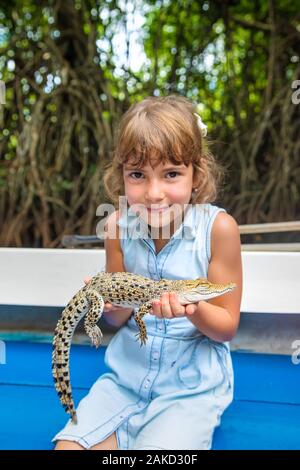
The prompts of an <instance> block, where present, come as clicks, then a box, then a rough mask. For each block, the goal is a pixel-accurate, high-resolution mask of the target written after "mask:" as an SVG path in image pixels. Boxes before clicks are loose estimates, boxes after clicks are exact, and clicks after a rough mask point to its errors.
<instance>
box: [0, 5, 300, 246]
mask: <svg viewBox="0 0 300 470" xmlns="http://www.w3.org/2000/svg"><path fill="white" fill-rule="evenodd" d="M0 79H1V80H2V81H3V82H4V83H5V85H6V103H5V105H2V106H0V126H1V133H0V227H1V230H0V245H1V246H17V247H21V246H23V247H25V246H28V247H30V246H32V247H58V246H60V241H61V238H62V236H63V235H64V234H70V233H77V234H82V235H83V234H85V235H87V234H94V233H95V228H96V224H97V222H98V221H97V218H96V208H97V206H98V205H99V204H100V203H102V202H107V199H106V197H105V194H104V191H103V187H102V185H101V177H102V174H103V169H104V167H105V165H106V164H107V163H108V162H109V160H110V159H111V157H112V151H113V146H114V144H113V138H114V135H115V130H116V128H117V125H118V122H119V120H120V117H121V115H122V113H123V112H124V111H126V110H127V108H128V107H129V105H130V104H131V103H133V102H135V101H137V100H140V99H142V98H144V97H146V96H148V95H157V96H159V95H166V94H170V93H177V94H182V95H184V96H187V97H188V98H190V99H192V100H193V101H194V102H196V103H197V104H198V108H197V109H198V111H199V113H200V114H201V116H202V118H203V121H204V122H205V123H206V124H207V125H208V131H209V133H208V138H209V140H210V141H211V150H212V152H213V153H214V154H215V155H216V157H217V158H218V159H219V161H220V162H222V163H223V164H224V166H225V167H226V168H227V176H226V179H225V181H224V186H223V188H222V191H221V192H220V194H219V198H218V200H217V201H215V203H216V204H219V205H222V206H223V207H226V208H227V210H228V211H229V212H230V213H231V214H232V215H233V216H234V217H235V218H236V220H237V222H238V223H239V224H245V223H260V222H276V221H286V220H295V219H297V218H298V219H299V214H300V198H299V188H300V178H299V176H300V158H299V155H300V92H299V89H300V81H299V83H298V82H297V80H299V79H300V8H299V2H295V1H294V0H293V1H291V0H264V1H258V0H253V1H252V0H241V1H229V0H227V1H226V0H222V1H201V0H199V1H192V0H178V1H173V0H160V1H154V0H152V1H146V0H145V1H142V0H131V1H129V0H128V1H125V0H122V1H121V0H115V1H114V0H110V1H108V0H106V1H104V0H103V1H92V0H52V1H50V0H47V1H46V0H39V1H38V2H37V1H31V0H23V1H22V0H11V1H10V2H7V1H0Z"/></svg>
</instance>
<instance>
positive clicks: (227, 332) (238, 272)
mask: <svg viewBox="0 0 300 470" xmlns="http://www.w3.org/2000/svg"><path fill="white" fill-rule="evenodd" d="M207 277H208V280H209V281H210V282H213V283H220V284H223V283H224V284H225V283H227V282H235V283H236V285H237V287H236V288H235V289H234V290H233V291H232V292H228V293H227V294H224V295H222V296H220V297H215V298H214V299H211V300H207V301H201V302H199V303H198V307H197V309H196V311H195V313H193V314H192V315H187V318H189V319H190V321H191V322H192V323H193V324H194V325H195V326H196V327H197V328H198V329H199V330H200V331H201V332H202V333H204V334H205V335H207V336H208V337H210V338H211V339H213V340H215V341H220V342H223V341H230V340H231V339H232V338H233V337H234V335H235V333H236V331H237V328H238V325H239V319H240V306H241V297H242V282H243V281H242V257H241V242H240V233H239V228H238V225H237V223H236V221H235V220H234V218H233V217H231V216H230V215H229V214H226V213H220V214H218V215H217V217H216V219H215V221H214V224H213V227H212V232H211V261H210V263H209V268H208V276H207Z"/></svg>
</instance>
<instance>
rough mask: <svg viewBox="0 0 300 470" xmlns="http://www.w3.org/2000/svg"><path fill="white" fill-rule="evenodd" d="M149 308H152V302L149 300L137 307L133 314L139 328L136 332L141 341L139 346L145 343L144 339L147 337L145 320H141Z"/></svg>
mask: <svg viewBox="0 0 300 470" xmlns="http://www.w3.org/2000/svg"><path fill="white" fill-rule="evenodd" d="M151 308H152V303H151V302H148V303H146V304H143V305H142V306H141V307H140V308H139V309H138V311H137V313H135V315H134V319H135V322H136V324H137V327H138V329H139V333H138V334H137V336H138V337H139V340H140V342H141V346H143V345H144V344H146V341H147V339H148V336H147V330H146V325H145V322H144V320H143V316H144V315H146V313H149V311H150V310H151Z"/></svg>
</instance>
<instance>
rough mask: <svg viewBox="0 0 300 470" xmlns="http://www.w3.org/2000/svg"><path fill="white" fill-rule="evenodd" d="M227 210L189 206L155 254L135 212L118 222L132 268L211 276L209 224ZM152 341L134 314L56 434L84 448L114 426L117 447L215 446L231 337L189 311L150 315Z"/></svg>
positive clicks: (229, 388)
mask: <svg viewBox="0 0 300 470" xmlns="http://www.w3.org/2000/svg"><path fill="white" fill-rule="evenodd" d="M220 211H223V212H225V210H224V209H221V208H219V207H217V206H213V205H211V204H197V205H193V206H190V208H189V209H188V210H187V212H186V215H185V218H184V220H183V223H182V224H181V225H180V227H179V228H178V229H177V230H176V231H175V233H174V234H173V236H172V237H171V238H170V240H169V241H168V243H167V244H166V245H165V246H164V247H163V248H162V249H161V251H159V253H158V254H156V250H155V246H154V242H153V240H152V239H151V238H149V237H148V238H147V236H148V227H147V233H146V232H144V233H143V230H144V231H145V227H143V226H142V228H141V226H140V227H139V229H138V231H139V232H140V235H141V236H140V237H136V231H137V229H136V217H134V216H131V217H128V213H126V212H125V214H123V215H122V217H121V218H120V221H119V225H120V233H121V237H122V240H121V246H122V250H123V255H124V265H125V269H126V271H129V272H134V273H137V274H141V275H143V276H146V277H149V278H152V279H156V280H159V279H162V278H166V279H195V278H197V277H207V273H208V265H209V261H210V237H211V229H212V225H213V222H214V220H215V217H216V215H217V214H218V213H219V212H220ZM144 320H145V322H146V326H147V332H148V341H147V344H146V346H144V347H140V344H139V342H138V341H136V337H135V334H136V333H137V328H136V324H135V321H134V319H133V316H131V317H130V319H129V320H128V322H127V323H126V325H125V326H123V327H122V328H120V330H119V331H118V332H117V333H116V334H115V336H114V337H113V339H112V340H111V342H110V344H109V346H108V347H107V350H106V355H105V363H106V365H107V366H108V367H109V368H110V370H111V372H109V373H106V374H104V375H102V376H101V377H100V378H99V379H98V380H97V381H96V382H95V384H94V385H93V386H92V388H91V390H90V392H89V393H88V395H87V396H86V397H85V398H83V399H82V400H81V402H80V403H79V406H78V408H77V416H78V424H77V425H74V424H73V423H72V422H71V421H69V422H68V424H67V425H66V426H65V428H64V429H63V430H62V431H61V432H59V433H58V434H57V435H56V436H55V438H54V439H53V441H54V440H62V439H65V440H72V441H76V442H78V443H79V444H80V445H82V446H83V447H85V448H87V449H88V448H90V447H91V446H93V445H95V444H97V443H99V442H101V441H103V440H104V439H105V438H107V437H108V436H109V435H111V434H112V433H113V432H116V436H117V442H118V447H119V449H123V450H126V449H149V450H151V449H165V450H176V449H180V450H186V449H196V450H200V449H210V448H211V444H212V437H213V432H214V429H215V428H216V426H218V425H219V423H220V417H221V415H222V413H223V412H224V410H225V409H226V408H227V407H228V405H229V404H230V403H231V401H232V398H233V371H232V362H231V356H230V350H229V344H228V343H218V342H216V341H212V340H210V339H209V338H208V337H206V336H204V335H203V334H201V333H200V331H199V330H197V329H196V328H195V326H194V325H193V324H192V323H191V322H190V321H189V320H188V319H187V318H186V317H180V318H174V319H169V320H165V319H158V318H156V317H154V316H152V315H146V316H145V317H144Z"/></svg>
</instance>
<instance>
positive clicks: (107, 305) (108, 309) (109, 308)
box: [83, 277, 121, 312]
mask: <svg viewBox="0 0 300 470" xmlns="http://www.w3.org/2000/svg"><path fill="white" fill-rule="evenodd" d="M91 279H92V278H91V277H85V278H84V279H83V280H84V283H85V284H88V283H89V282H91ZM120 308H121V307H116V306H115V305H113V304H111V303H110V302H105V304H104V310H105V312H112V311H114V310H120Z"/></svg>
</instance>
